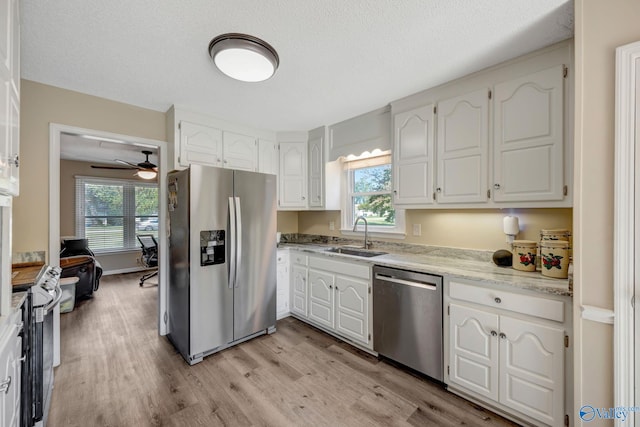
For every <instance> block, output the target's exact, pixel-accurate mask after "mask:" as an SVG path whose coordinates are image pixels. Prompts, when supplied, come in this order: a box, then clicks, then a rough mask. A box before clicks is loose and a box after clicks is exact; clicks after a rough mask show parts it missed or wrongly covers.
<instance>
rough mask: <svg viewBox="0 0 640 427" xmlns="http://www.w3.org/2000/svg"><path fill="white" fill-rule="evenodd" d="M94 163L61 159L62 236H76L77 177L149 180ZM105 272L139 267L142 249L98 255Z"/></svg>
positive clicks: (127, 171)
mask: <svg viewBox="0 0 640 427" xmlns="http://www.w3.org/2000/svg"><path fill="white" fill-rule="evenodd" d="M91 165H92V163H87V162H78V161H73V160H60V236H74V235H75V234H76V231H75V227H76V224H75V196H76V181H75V177H76V176H78V175H80V176H94V177H99V178H121V179H134V180H138V181H141V182H149V181H148V180H144V179H141V178H138V177H136V176H134V175H133V172H132V171H130V170H113V169H94V168H92V167H91ZM96 258H98V261H100V264H101V265H102V268H103V270H104V271H105V273H107V274H108V273H109V272H110V271H114V270H115V271H118V270H129V269H132V268H137V267H139V266H140V265H139V263H138V259H139V258H140V251H139V250H136V251H130V252H118V253H114V254H102V255H98V256H96Z"/></svg>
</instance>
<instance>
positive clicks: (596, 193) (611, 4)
mask: <svg viewBox="0 0 640 427" xmlns="http://www.w3.org/2000/svg"><path fill="white" fill-rule="evenodd" d="M575 11H576V13H575V16H576V31H575V43H576V107H577V108H576V116H575V127H576V128H575V165H576V168H575V182H574V184H575V186H576V190H577V191H576V198H575V202H574V208H575V209H574V235H575V237H574V246H575V250H574V259H575V281H576V283H575V294H574V317H575V329H574V332H575V335H576V348H575V353H576V354H575V376H576V381H575V388H574V390H575V400H576V404H575V409H576V411H577V409H579V408H580V406H581V405H585V404H590V405H593V406H594V407H606V408H609V407H611V406H612V405H613V380H614V379H613V363H612V360H613V345H612V343H613V328H612V327H611V326H610V325H599V324H595V323H593V322H590V321H581V320H580V318H579V307H580V306H581V305H594V306H597V307H603V308H608V309H612V308H613V239H612V236H613V203H614V199H613V193H614V114H615V103H614V102H615V49H616V47H618V46H621V45H625V44H628V43H632V42H635V41H638V40H640V25H638V17H639V16H640V2H638V1H635V0H607V1H599V0H576V2H575ZM589 425H590V426H591V425H598V424H594V422H591V423H589ZM601 425H612V423H607V424H605V423H602V424H601Z"/></svg>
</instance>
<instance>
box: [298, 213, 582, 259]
mask: <svg viewBox="0 0 640 427" xmlns="http://www.w3.org/2000/svg"><path fill="white" fill-rule="evenodd" d="M506 215H514V216H517V217H518V219H519V221H520V230H521V232H520V234H518V236H517V237H516V238H517V239H521V240H539V236H540V229H542V228H566V229H569V230H571V223H572V212H571V209H506V210H500V209H458V210H453V209H452V210H426V209H423V210H410V211H407V216H406V222H407V237H406V239H404V240H402V242H403V243H416V244H423V245H435V246H450V247H458V248H467V249H489V250H497V249H509V245H508V244H507V243H506V241H505V235H504V234H503V233H502V219H503V218H504V216H506ZM329 221H335V225H336V230H335V231H330V230H329ZM298 224H299V225H298V230H299V232H300V233H305V234H321V235H328V236H341V234H340V231H339V228H340V211H326V212H300V213H299V216H298ZM413 224H420V225H421V227H422V235H421V236H419V237H418V236H413V235H412V230H413Z"/></svg>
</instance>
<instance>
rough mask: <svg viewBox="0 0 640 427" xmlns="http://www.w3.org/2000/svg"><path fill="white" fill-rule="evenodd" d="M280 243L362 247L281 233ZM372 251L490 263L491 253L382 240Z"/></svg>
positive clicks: (341, 239)
mask: <svg viewBox="0 0 640 427" xmlns="http://www.w3.org/2000/svg"><path fill="white" fill-rule="evenodd" d="M280 242H281V243H297V244H317V245H336V246H341V245H354V246H362V239H361V238H358V239H348V238H344V237H335V236H323V235H319V234H301V233H283V234H282V236H281V239H280ZM371 243H372V249H375V250H383V251H386V252H395V253H406V254H422V255H424V254H429V255H431V256H438V257H444V258H450V257H455V258H457V259H461V260H469V261H488V262H491V259H492V256H493V251H488V250H480V249H461V248H450V247H445V246H432V245H419V244H410V243H397V242H388V241H382V240H371Z"/></svg>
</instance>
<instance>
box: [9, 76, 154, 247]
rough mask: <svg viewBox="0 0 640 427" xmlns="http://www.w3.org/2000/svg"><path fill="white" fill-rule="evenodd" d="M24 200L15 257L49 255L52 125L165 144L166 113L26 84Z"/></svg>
mask: <svg viewBox="0 0 640 427" xmlns="http://www.w3.org/2000/svg"><path fill="white" fill-rule="evenodd" d="M21 85H22V87H21V100H20V102H21V105H20V116H21V117H20V160H21V162H20V163H21V165H20V166H21V167H20V196H19V197H17V198H16V199H15V200H14V205H13V248H12V249H13V252H23V251H35V250H47V251H48V247H49V245H48V240H49V221H48V214H49V209H48V206H49V149H48V146H49V123H58V124H63V125H69V126H76V127H81V128H87V129H95V130H101V131H107V132H114V133H119V134H123V135H131V136H137V137H141V138H150V139H156V140H165V139H166V135H165V129H166V127H165V114H164V113H162V112H158V111H152V110H147V109H144V108H139V107H134V106H132V105H127V104H123V103H119V102H114V101H109V100H107V99H103V98H98V97H95V96H90V95H85V94H82V93H78V92H72V91H69V90H65V89H60V88H56V87H53V86H48V85H43V84H40V83H35V82H32V81H29V80H22V82H21Z"/></svg>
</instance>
